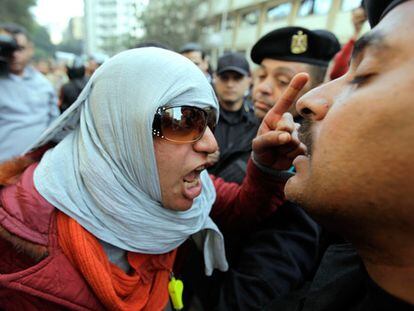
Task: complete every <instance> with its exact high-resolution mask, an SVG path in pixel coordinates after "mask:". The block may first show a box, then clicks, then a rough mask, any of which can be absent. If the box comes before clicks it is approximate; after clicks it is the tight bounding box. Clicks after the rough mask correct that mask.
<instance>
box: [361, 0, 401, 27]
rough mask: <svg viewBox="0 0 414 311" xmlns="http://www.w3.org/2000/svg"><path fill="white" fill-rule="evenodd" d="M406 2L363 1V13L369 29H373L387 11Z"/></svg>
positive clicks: (390, 0) (387, 0) (397, 0)
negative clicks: (364, 12)
mask: <svg viewBox="0 0 414 311" xmlns="http://www.w3.org/2000/svg"><path fill="white" fill-rule="evenodd" d="M406 1H408V0H365V11H366V12H367V16H368V20H369V24H370V25H371V27H375V26H376V25H377V24H378V23H379V22H380V21H381V19H382V18H383V17H384V16H385V15H386V14H387V13H388V12H389V11H391V10H392V9H393V8H395V7H396V6H397V5H399V4H401V3H403V2H406Z"/></svg>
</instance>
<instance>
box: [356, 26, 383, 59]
mask: <svg viewBox="0 0 414 311" xmlns="http://www.w3.org/2000/svg"><path fill="white" fill-rule="evenodd" d="M384 37H385V36H384V34H383V33H381V32H379V31H376V32H371V33H368V34H366V35H364V36H362V37H361V38H360V39H358V40H357V41H356V42H355V46H354V50H353V52H352V59H356V58H357V57H358V56H359V55H361V53H362V52H363V51H364V50H366V49H367V48H375V49H376V50H384V49H388V46H387V44H385V41H384Z"/></svg>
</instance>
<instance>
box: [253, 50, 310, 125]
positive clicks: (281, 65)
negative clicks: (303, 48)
mask: <svg viewBox="0 0 414 311" xmlns="http://www.w3.org/2000/svg"><path fill="white" fill-rule="evenodd" d="M299 72H309V66H308V65H307V64H304V63H298V62H287V61H281V60H275V59H270V58H265V59H264V60H263V61H262V63H261V64H260V67H259V69H258V71H257V72H256V74H255V79H254V81H253V104H254V112H255V114H256V116H257V117H258V118H259V119H263V117H264V116H265V115H266V113H267V112H268V111H269V109H270V108H271V107H272V106H273V105H274V104H275V102H276V101H277V100H278V98H279V97H280V95H281V94H282V93H283V91H284V90H285V89H286V87H287V86H288V85H289V82H290V80H292V78H293V77H294V76H295V74H297V73H299ZM310 85H311V84H310V82H308V84H307V85H306V86H305V89H304V90H303V91H302V94H303V93H305V92H306V91H308V90H309V89H310ZM289 112H290V113H292V115H293V116H294V117H295V116H296V115H297V113H296V111H295V109H294V107H292V109H291V110H290V111H289Z"/></svg>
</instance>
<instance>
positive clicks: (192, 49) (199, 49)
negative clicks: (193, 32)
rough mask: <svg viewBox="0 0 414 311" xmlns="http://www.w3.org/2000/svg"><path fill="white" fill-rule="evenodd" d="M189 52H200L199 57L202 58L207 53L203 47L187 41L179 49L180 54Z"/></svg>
mask: <svg viewBox="0 0 414 311" xmlns="http://www.w3.org/2000/svg"><path fill="white" fill-rule="evenodd" d="M190 52H200V53H201V58H202V59H203V60H204V59H205V58H206V56H207V53H206V52H205V51H204V49H203V48H202V47H201V45H199V44H198V43H195V42H189V43H187V44H185V45H184V46H183V47H181V49H180V50H179V53H180V54H185V53H190Z"/></svg>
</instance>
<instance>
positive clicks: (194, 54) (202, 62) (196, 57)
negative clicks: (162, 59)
mask: <svg viewBox="0 0 414 311" xmlns="http://www.w3.org/2000/svg"><path fill="white" fill-rule="evenodd" d="M181 55H183V56H184V57H187V58H188V59H189V60H191V61H192V62H193V63H194V64H196V65H197V67H198V68H200V69H201V71H202V72H204V74H207V73H208V71H207V70H208V63H207V60H206V59H203V54H202V53H201V51H191V52H185V53H182V54H181Z"/></svg>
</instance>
